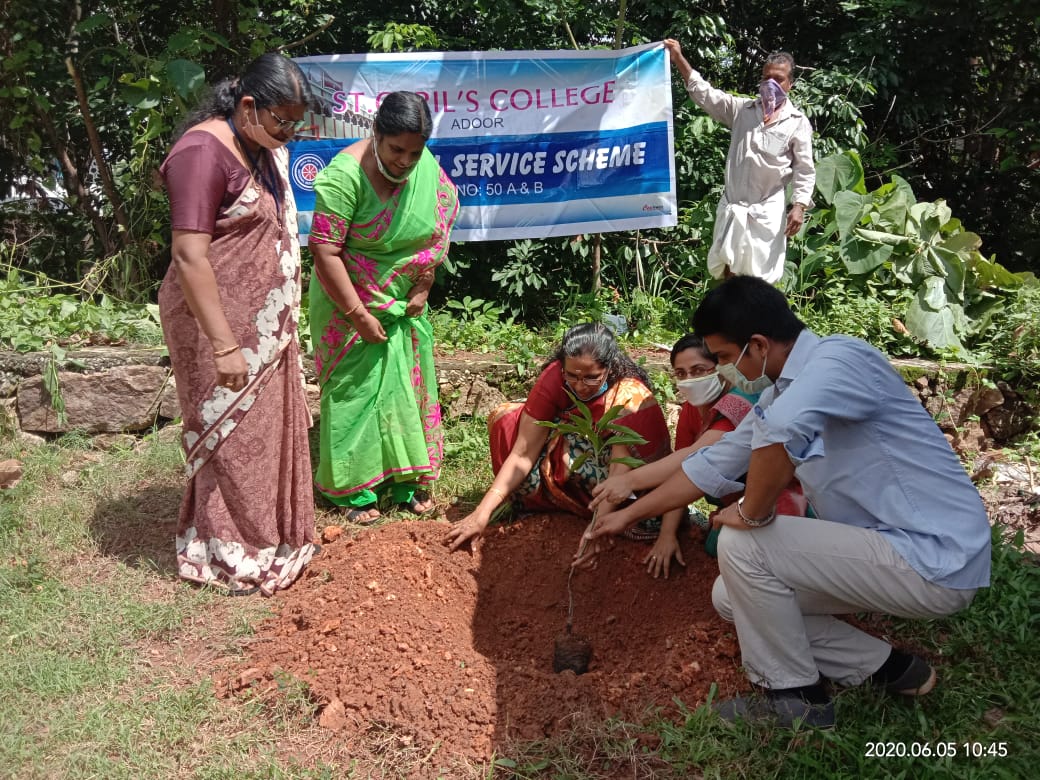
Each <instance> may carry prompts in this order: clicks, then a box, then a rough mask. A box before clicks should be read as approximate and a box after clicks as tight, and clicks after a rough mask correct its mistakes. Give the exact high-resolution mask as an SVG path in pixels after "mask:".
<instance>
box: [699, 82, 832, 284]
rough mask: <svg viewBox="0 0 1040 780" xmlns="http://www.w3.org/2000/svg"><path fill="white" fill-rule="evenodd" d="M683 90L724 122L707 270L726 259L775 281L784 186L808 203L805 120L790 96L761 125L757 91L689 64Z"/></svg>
mask: <svg viewBox="0 0 1040 780" xmlns="http://www.w3.org/2000/svg"><path fill="white" fill-rule="evenodd" d="M686 91H687V92H689V94H690V98H691V99H692V100H693V102H694V103H696V104H697V105H698V106H700V107H701V108H703V109H704V110H705V112H707V114H708V116H710V117H711V118H712V119H714V120H715V121H717V122H720V123H722V124H724V125H726V127H728V128H730V145H729V153H728V155H727V156H726V189H725V192H724V194H723V196H722V199H721V200H720V201H719V206H718V210H717V211H716V215H715V235H714V239H713V241H712V246H711V249H710V250H709V251H708V270H709V271H710V272H711V274H712V276H714V277H716V278H720V277H721V276H722V275H723V272H724V270H725V269H726V267H727V266H728V267H729V269H730V270H731V271H732V272H733V273H735V274H750V275H753V276H758V277H760V278H762V279H765V280H766V281H767V282H771V283H772V282H776V281H777V280H779V279H780V277H781V276H782V275H783V270H784V256H785V254H786V249H787V239H786V238H785V237H784V228H785V226H786V224H787V220H786V211H785V205H786V194H785V190H786V188H787V186H788V185H790V187H791V202H792V203H802V204H805V205H807V206H808V205H811V204H812V193H813V188H814V187H815V185H816V169H815V167H814V166H813V156H812V132H813V130H812V125H811V124H810V123H809V120H808V118H806V116H805V114H803V113H802V111H801V110H800V109H799V108H798V107H796V106H795V105H793V104H792V103H791V101H790V99H788V100H786V101H785V102H784V104H783V105H782V106H781V107H780V108H779V109H778V110H777V112H776V114H775V115H774V117H773V121H771V122H770V123H769V124H768V125H766V124H764V123H763V119H762V106H761V103H760V101H759V100H758V99H757V98H743V97H737V96H736V95H731V94H729V93H727V92H723V91H722V90H720V89H715V88H714V87H712V86H711V84H709V83H708V82H707V81H705V80H704V78H702V77H701V74H700V73H698V72H697V71H696V70H695V71H693V72H692V73H691V74H690V79H689V81H688V82H687V84H686Z"/></svg>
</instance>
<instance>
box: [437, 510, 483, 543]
mask: <svg viewBox="0 0 1040 780" xmlns="http://www.w3.org/2000/svg"><path fill="white" fill-rule="evenodd" d="M487 524H488V521H487V520H485V519H484V518H482V517H479V516H478V515H477V514H476V513H473V514H469V515H466V517H464V518H462V519H461V520H459V522H458V524H456V525H455V526H453V527H452V529H451V530H450V531H448V533H447V534H446V535H445V537H444V544H446V545H448V550H449V552H455V551H456V550H457V549H459V548H460V547H462V546H463V545H464V544H466V543H467V542H469V543H470V549H471V550H472V549H475V547H474V545H475V544H476V541H477V540H478V539H479V538H480V537H481V536H482V535H483V534H484V529H485V528H487Z"/></svg>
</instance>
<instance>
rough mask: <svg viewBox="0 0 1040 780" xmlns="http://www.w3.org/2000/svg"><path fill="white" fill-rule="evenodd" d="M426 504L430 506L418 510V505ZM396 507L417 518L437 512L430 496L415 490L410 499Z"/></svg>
mask: <svg viewBox="0 0 1040 780" xmlns="http://www.w3.org/2000/svg"><path fill="white" fill-rule="evenodd" d="M426 503H429V504H430V506H428V507H426V508H425V509H420V508H419V505H420V504H426ZM398 506H399V507H401V509H403V510H405V511H406V512H411V513H412V514H413V515H418V516H419V517H422V516H423V515H428V514H432V513H433V512H435V511H436V510H437V505H436V504H434V503H432V499H431V498H430V494H429V493H427V492H426V491H424V490H416V491H415V493H413V494H412V497H411V499H409V500H408V501H402V502H401V503H400V504H398Z"/></svg>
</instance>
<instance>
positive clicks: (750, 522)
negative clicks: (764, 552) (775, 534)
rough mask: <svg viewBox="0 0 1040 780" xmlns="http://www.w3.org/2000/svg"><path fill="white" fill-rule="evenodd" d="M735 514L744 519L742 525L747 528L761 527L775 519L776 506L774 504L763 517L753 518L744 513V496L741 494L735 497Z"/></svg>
mask: <svg viewBox="0 0 1040 780" xmlns="http://www.w3.org/2000/svg"><path fill="white" fill-rule="evenodd" d="M737 514H738V515H740V519H741V520H743V521H744V525H746V526H748V527H749V528H761V527H762V526H764V525H769V524H770V523H771V522H773V521H774V520H775V519H776V507H775V506H774V507H773V509H772V510H771V511H770V512H769V514H768V515H766V516H765V517H760V518H757V519H753V518H750V517H748V516H747V515H745V514H744V497H743V496H741V497H740V498H739V499H737Z"/></svg>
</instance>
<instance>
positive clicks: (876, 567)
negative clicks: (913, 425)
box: [712, 516, 975, 688]
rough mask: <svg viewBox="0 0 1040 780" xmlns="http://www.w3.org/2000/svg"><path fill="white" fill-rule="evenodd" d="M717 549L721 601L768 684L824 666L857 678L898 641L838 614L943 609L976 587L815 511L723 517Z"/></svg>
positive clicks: (826, 671)
mask: <svg viewBox="0 0 1040 780" xmlns="http://www.w3.org/2000/svg"><path fill="white" fill-rule="evenodd" d="M718 558H719V571H720V576H719V577H718V578H717V579H716V580H715V586H714V589H713V591H712V601H713V603H714V604H715V609H716V610H718V612H719V614H720V615H721V616H722V617H723V618H724V619H726V620H728V621H730V622H732V623H733V624H734V625H735V626H736V629H737V639H738V640H739V642H740V651H741V655H742V658H743V664H744V668H745V670H746V671H747V674H748V676H749V677H750V678H751V681H752V682H754V683H757V684H759V685H762V686H764V687H767V688H795V687H798V686H802V685H812V684H813V683H815V682H816V681H817V679H818V676H819V674H823V675H824V676H825V677H827V678H829V679H830V680H832V681H834V682H836V683H838V684H840V685H845V686H850V685H858V684H859V683H861V682H863V681H864V680H865V679H866V678H867V677H869V676H870V675H871V674H873V673H874V672H876V671H877V670H878V669H879V668H880V667H881V665H882V664H883V663H884V662H885V661H886V660H887V659H888V654H889V651H890V650H891V647H892V646H891V645H890V644H889V643H888V642H885V641H883V640H881V639H877V638H876V637H873V636H871V635H870V634H867V633H864V632H863V631H860V630H859V629H857V628H854V627H853V626H851V625H849V624H848V623H845V622H844V621H841V620H838V619H837V618H835V617H833V616H834V615H848V614H852V613H855V612H883V613H885V614H888V615H896V616H898V617H908V618H936V617H945V616H946V615H950V614H952V613H954V612H957V611H958V610H960V609H963V608H964V607H966V606H968V605H969V604H970V603H971V600H972V598H974V596H975V590H974V589H972V590H954V589H952V588H946V587H943V586H941V585H935V584H933V583H931V582H929V581H928V580H926V579H924V578H923V577H921V575H920V574H918V573H917V572H916V571H914V570H913V569H912V568H911V567H910V565H909V564H908V563H907V562H906V561H905V560H904V559H903V558H902V557H901V556H900V555H899V554H898V553H897V552H896V551H895V549H893V547H892V546H891V545H890V544H889V543H888V541H887V540H886V539H885V537H884V536H883V535H882V534H880V533H878V532H877V531H871V530H867V529H864V528H858V527H855V526H850V525H844V524H842V523H835V522H827V521H824V520H818V519H815V518H809V517H789V516H780V517H777V518H776V520H775V521H774V522H773V523H771V524H770V525H768V526H765V527H764V528H758V529H754V530H738V529H735V528H728V527H725V528H723V529H722V533H721V534H720V535H719V544H718Z"/></svg>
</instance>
